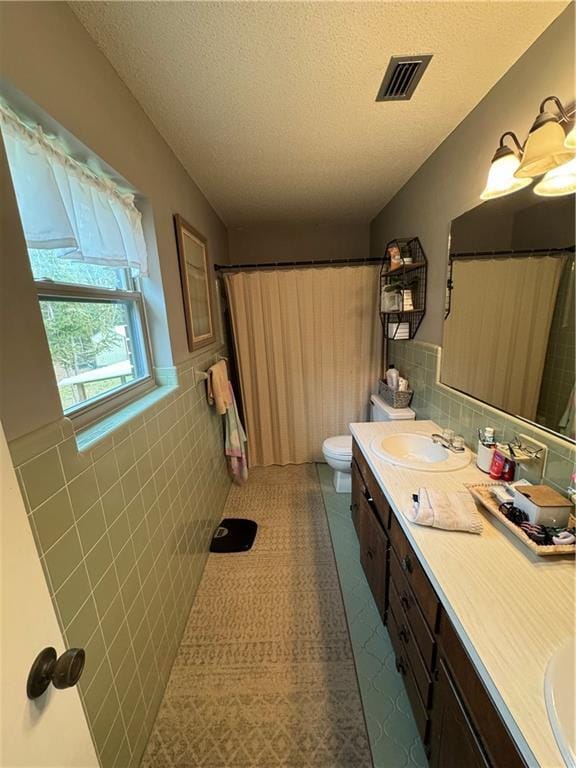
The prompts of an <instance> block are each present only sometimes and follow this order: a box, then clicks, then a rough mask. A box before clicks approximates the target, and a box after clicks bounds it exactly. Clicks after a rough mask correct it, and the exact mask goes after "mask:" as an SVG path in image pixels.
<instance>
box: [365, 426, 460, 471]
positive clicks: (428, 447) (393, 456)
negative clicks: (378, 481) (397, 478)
mask: <svg viewBox="0 0 576 768" xmlns="http://www.w3.org/2000/svg"><path fill="white" fill-rule="evenodd" d="M370 448H371V450H373V451H374V453H375V454H376V455H377V456H379V457H380V458H381V459H384V460H385V461H388V462H390V464H395V465H396V466H398V467H406V469H418V470H420V471H424V472H451V471H452V470H455V469H462V468H463V467H467V466H468V464H469V463H470V455H471V454H470V451H469V450H468V448H465V449H464V451H462V452H458V453H455V452H454V451H449V450H448V449H447V448H444V446H443V445H440V444H439V443H435V442H434V441H433V440H432V438H431V437H429V436H428V435H419V434H415V433H412V432H399V433H398V434H396V435H387V436H386V437H375V438H374V440H372V442H371V443H370Z"/></svg>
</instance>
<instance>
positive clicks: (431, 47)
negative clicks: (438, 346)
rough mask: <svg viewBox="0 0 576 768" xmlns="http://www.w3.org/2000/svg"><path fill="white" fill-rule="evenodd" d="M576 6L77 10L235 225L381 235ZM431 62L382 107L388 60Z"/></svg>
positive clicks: (92, 5)
mask: <svg viewBox="0 0 576 768" xmlns="http://www.w3.org/2000/svg"><path fill="white" fill-rule="evenodd" d="M566 5H567V3H566V2H546V0H544V1H540V2H500V1H495V2H490V1H487V0H480V1H477V2H456V1H455V0H454V1H453V2H300V3H299V2H296V3H293V2H223V3H220V2H176V3H173V2H159V3H156V2H110V3H107V2H75V3H71V7H72V9H73V10H74V12H75V13H76V14H77V16H78V18H79V19H80V21H81V22H82V24H84V26H85V27H86V29H87V30H88V32H89V33H90V34H91V35H92V37H93V38H94V39H95V41H96V43H97V44H98V45H99V46H100V48H101V49H102V51H103V52H104V53H105V55H106V56H107V57H108V59H109V60H110V61H111V63H112V64H113V66H114V67H115V68H116V70H117V72H118V73H119V75H120V77H121V78H122V79H123V80H124V82H125V83H126V84H127V86H128V87H129V88H130V90H131V91H132V93H133V94H134V96H135V97H136V98H137V99H138V101H139V102H140V104H141V105H142V107H143V108H144V109H145V110H146V112H147V113H148V115H149V116H150V118H151V119H152V121H153V122H154V124H155V125H156V127H157V128H158V130H159V131H160V133H161V134H162V135H163V136H164V138H165V139H166V141H167V142H168V143H169V144H170V146H171V147H172V149H173V150H174V152H175V153H176V155H177V156H178V157H179V159H180V160H181V162H182V164H183V165H184V166H185V168H186V169H187V170H188V172H189V173H190V175H191V176H193V178H194V179H195V180H196V182H197V183H198V185H199V186H200V187H201V189H202V190H203V192H204V193H205V194H206V196H207V197H208V199H209V200H210V202H211V203H212V205H213V206H214V207H215V208H216V210H217V211H218V213H219V214H220V215H221V217H222V218H223V219H224V221H225V222H226V223H227V224H230V225H241V224H248V223H254V222H262V221H287V220H299V221H306V220H308V221H310V220H315V221H319V220H330V219H335V218H347V219H356V220H369V219H371V218H372V217H373V216H374V215H375V214H376V213H377V212H378V211H379V209H380V208H381V207H382V206H383V205H384V204H385V203H386V202H387V201H388V200H389V199H390V198H391V197H392V196H393V195H394V193H395V192H396V191H397V190H398V189H399V188H400V187H401V186H402V184H403V183H404V182H405V181H406V180H407V179H408V178H409V177H410V176H411V175H412V174H413V173H414V171H415V170H416V169H417V168H418V167H419V166H420V165H421V164H422V163H423V162H424V160H425V159H426V158H427V157H428V156H429V155H430V154H431V152H432V151H433V150H434V149H435V148H436V147H437V146H438V145H439V144H440V142H441V141H442V140H443V139H444V138H445V137H446V136H447V135H448V134H449V133H450V132H451V131H452V130H453V129H454V128H455V127H456V125H457V124H458V123H459V122H460V121H461V120H462V119H463V118H464V117H465V116H466V115H467V114H468V112H469V111H470V110H471V109H472V108H473V107H474V106H475V105H476V104H477V103H478V101H479V100H480V99H481V98H482V97H483V96H484V95H485V94H486V93H487V91H488V90H490V88H491V87H492V86H493V85H494V84H495V83H496V82H497V81H498V80H499V79H500V78H501V77H502V75H503V74H504V73H505V72H506V71H507V70H508V69H509V68H510V66H511V65H512V64H513V63H514V62H515V61H516V60H517V59H518V58H519V57H520V56H521V55H522V53H523V52H524V51H525V50H526V48H528V47H529V46H530V45H531V44H532V43H533V42H534V40H535V39H536V38H537V37H538V36H539V35H540V34H541V33H542V32H543V31H544V29H545V28H546V27H547V26H548V25H549V24H550V23H551V22H552V21H553V20H554V18H556V16H557V15H558V14H559V13H560V12H561V11H562V9H563V8H564V7H565V6H566ZM417 53H432V54H434V58H433V59H432V62H431V63H430V66H429V67H428V69H427V70H426V72H425V74H424V77H423V78H422V81H421V82H420V85H419V86H418V88H417V90H416V93H415V95H414V97H413V98H412V100H411V101H408V102H399V103H390V102H388V103H375V101H374V99H375V97H376V93H377V91H378V87H379V85H380V82H381V80H382V77H383V74H384V71H385V69H386V66H387V64H388V61H389V58H390V56H391V55H405V54H417Z"/></svg>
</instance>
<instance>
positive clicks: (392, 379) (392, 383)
mask: <svg viewBox="0 0 576 768" xmlns="http://www.w3.org/2000/svg"><path fill="white" fill-rule="evenodd" d="M399 379H400V373H399V371H398V370H397V369H396V368H395V367H394V363H391V364H390V367H389V368H388V370H387V371H386V384H388V386H389V387H390V389H398V381H399Z"/></svg>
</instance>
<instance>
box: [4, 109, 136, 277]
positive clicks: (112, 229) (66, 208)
mask: <svg viewBox="0 0 576 768" xmlns="http://www.w3.org/2000/svg"><path fill="white" fill-rule="evenodd" d="M0 127H1V128H2V135H3V138H4V143H5V146H6V153H7V155H8V163H9V166H10V171H11V175H12V181H13V184H14V190H15V193H16V199H17V201H18V208H19V211H20V218H21V220H22V227H23V229H24V236H25V238H26V243H27V246H28V248H38V249H43V250H46V249H49V250H57V251H58V255H59V256H60V257H61V258H65V259H72V260H74V261H82V262H85V263H88V264H102V265H104V266H111V267H128V268H132V269H137V270H139V272H140V274H142V275H146V274H147V273H148V265H147V254H146V244H145V241H144V234H143V232H142V217H141V214H140V211H139V210H138V209H137V208H136V206H135V205H134V196H133V195H131V194H127V193H125V192H123V191H122V190H121V189H120V188H119V187H118V186H117V185H116V184H115V183H114V182H113V181H111V180H110V179H108V178H105V177H103V176H98V175H97V174H95V173H94V172H93V171H92V170H90V169H89V168H88V167H87V166H85V165H83V164H82V163H79V162H77V161H76V160H74V159H73V158H71V157H70V156H69V155H68V154H66V152H65V151H64V150H63V148H62V147H61V146H59V144H58V142H57V141H56V140H55V139H52V138H49V137H48V136H46V134H45V133H44V132H43V130H42V128H41V127H40V126H29V125H26V124H25V123H23V122H22V121H21V120H20V119H19V118H18V117H17V115H16V114H15V113H14V112H12V111H11V110H10V109H9V108H8V107H7V106H6V105H4V104H2V103H1V102H0Z"/></svg>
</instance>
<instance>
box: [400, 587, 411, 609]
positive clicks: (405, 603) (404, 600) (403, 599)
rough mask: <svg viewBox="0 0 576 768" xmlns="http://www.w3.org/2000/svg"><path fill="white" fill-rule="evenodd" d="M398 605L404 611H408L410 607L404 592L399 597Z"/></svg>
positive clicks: (408, 599) (409, 601)
mask: <svg viewBox="0 0 576 768" xmlns="http://www.w3.org/2000/svg"><path fill="white" fill-rule="evenodd" d="M400 603H401V605H402V607H403V608H404V609H405V610H406V611H409V610H410V608H411V607H412V602H411V600H410V598H409V597H408V595H407V594H406V593H405V592H404V593H403V594H402V596H401V597H400Z"/></svg>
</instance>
